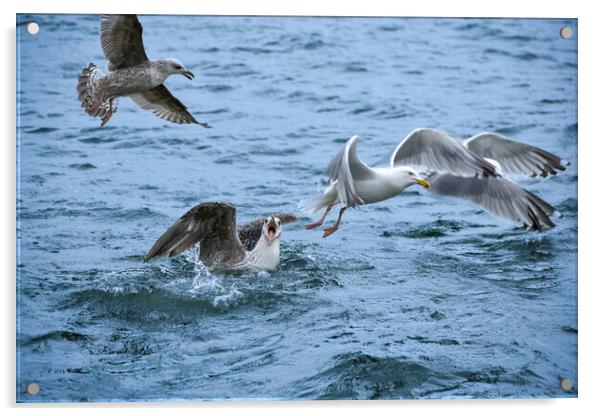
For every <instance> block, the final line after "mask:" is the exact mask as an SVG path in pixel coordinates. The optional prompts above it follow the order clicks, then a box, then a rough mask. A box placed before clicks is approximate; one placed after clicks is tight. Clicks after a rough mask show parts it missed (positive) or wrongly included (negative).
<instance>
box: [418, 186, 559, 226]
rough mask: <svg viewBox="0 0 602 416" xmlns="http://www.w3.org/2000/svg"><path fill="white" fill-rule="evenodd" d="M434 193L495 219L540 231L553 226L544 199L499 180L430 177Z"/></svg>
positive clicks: (550, 207) (548, 205)
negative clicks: (461, 201) (458, 200)
mask: <svg viewBox="0 0 602 416" xmlns="http://www.w3.org/2000/svg"><path fill="white" fill-rule="evenodd" d="M429 181H430V183H431V189H432V191H433V192H435V193H436V194H439V195H444V196H453V197H458V198H464V199H467V200H469V201H472V202H474V203H476V204H478V205H480V206H481V207H483V208H485V209H486V210H487V211H489V212H491V213H492V214H494V215H497V216H498V217H501V218H505V219H507V220H510V221H513V222H516V223H519V224H521V225H523V226H524V227H526V228H530V229H532V230H536V231H541V230H543V229H546V228H553V227H554V226H555V225H554V223H553V222H552V220H550V216H551V215H552V214H554V212H556V210H555V209H554V207H552V206H551V205H550V204H548V203H547V202H546V201H544V200H543V199H541V198H539V197H538V196H536V195H534V194H532V193H531V192H529V191H527V190H525V189H523V188H521V187H520V186H518V185H516V184H515V183H513V182H511V181H509V180H507V179H504V178H502V177H496V178H491V177H463V176H456V175H452V174H434V175H431V176H430V177H429Z"/></svg>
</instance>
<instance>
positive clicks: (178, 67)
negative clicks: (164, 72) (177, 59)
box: [174, 64, 182, 69]
mask: <svg viewBox="0 0 602 416" xmlns="http://www.w3.org/2000/svg"><path fill="white" fill-rule="evenodd" d="M174 68H175V69H182V65H178V64H174Z"/></svg>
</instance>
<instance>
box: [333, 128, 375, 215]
mask: <svg viewBox="0 0 602 416" xmlns="http://www.w3.org/2000/svg"><path fill="white" fill-rule="evenodd" d="M357 141H358V136H353V137H351V138H350V139H349V140H347V143H345V146H344V147H343V149H341V151H340V152H339V153H338V154H337V156H336V157H335V158H334V159H333V160H332V161H331V162H330V163H329V164H328V167H327V168H326V172H325V175H326V176H328V177H329V178H330V180H331V181H336V182H337V190H338V199H339V201H340V202H341V203H342V204H343V205H345V206H347V207H354V206H356V205H360V204H363V203H364V201H363V200H362V199H361V198H360V196H359V194H358V192H357V189H356V187H355V184H354V181H357V180H365V179H370V178H372V177H373V176H374V171H373V170H372V169H370V168H369V167H368V166H366V164H365V163H364V162H362V161H361V160H359V158H358V157H357V152H356V147H357Z"/></svg>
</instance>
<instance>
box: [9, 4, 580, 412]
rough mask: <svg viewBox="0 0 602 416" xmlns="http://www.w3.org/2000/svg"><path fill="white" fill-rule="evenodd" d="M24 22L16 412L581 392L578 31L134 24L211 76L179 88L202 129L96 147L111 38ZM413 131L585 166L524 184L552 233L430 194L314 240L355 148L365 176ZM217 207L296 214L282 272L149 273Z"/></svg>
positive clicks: (169, 266) (326, 21)
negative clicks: (99, 77) (169, 234)
mask: <svg viewBox="0 0 602 416" xmlns="http://www.w3.org/2000/svg"><path fill="white" fill-rule="evenodd" d="M18 19H19V21H18V25H17V33H18V35H17V36H18V75H17V77H18V79H17V82H18V88H17V108H18V113H17V116H18V130H17V152H18V153H17V156H18V165H17V166H18V173H17V174H18V184H17V188H18V194H17V195H18V200H17V213H18V223H17V224H18V228H17V235H18V260H17V289H18V292H17V296H18V311H17V328H18V334H17V379H16V383H17V400H18V401H25V402H37V401H112V400H126V401H130V400H198V399H204V400H216V399H266V398H267V399H407V398H429V399H438V398H505V397H559V396H565V397H575V396H576V395H577V391H578V379H577V270H576V269H577V263H576V256H577V102H576V98H577V89H576V88H577V40H576V38H573V39H568V40H567V39H562V38H561V37H560V36H559V31H560V28H561V26H562V25H570V26H571V27H572V28H573V30H574V32H575V33H576V32H577V27H576V25H577V22H576V20H537V19H426V18H411V19H410V18H316V17H219V16H141V17H140V20H141V22H142V24H143V26H144V43H145V46H146V50H147V54H148V55H149V56H150V57H151V58H159V57H176V58H178V59H180V60H181V61H183V62H184V64H185V65H186V66H187V67H188V68H189V69H190V70H191V71H192V72H194V73H195V75H196V78H195V79H194V81H189V80H187V79H186V78H184V77H180V76H174V77H172V78H170V79H168V80H167V82H166V84H167V86H168V87H169V89H170V90H171V91H172V92H173V93H174V95H176V96H177V97H178V98H180V99H181V100H182V102H184V103H185V104H186V105H187V106H188V107H189V108H190V110H191V112H192V113H193V114H194V115H195V116H196V117H197V118H198V119H199V120H200V121H206V122H208V123H210V124H211V125H212V126H213V128H212V129H203V128H201V127H199V126H197V125H184V126H182V125H175V124H170V123H168V122H165V121H162V120H160V119H158V118H156V117H155V116H153V115H152V114H151V113H149V112H146V111H143V110H140V109H139V108H137V107H136V106H135V104H134V103H133V102H132V101H131V100H129V99H128V98H122V99H120V101H119V111H118V113H117V114H116V115H115V116H114V117H113V119H111V121H110V122H109V123H108V125H107V126H105V127H103V128H100V127H99V124H100V123H99V121H98V120H97V119H90V118H88V116H87V115H86V114H85V113H84V112H83V111H82V110H81V109H80V107H79V102H78V101H77V94H76V91H75V86H76V83H77V77H78V75H79V73H80V71H81V69H82V68H83V67H84V66H86V65H87V64H88V63H89V62H95V63H97V64H100V65H101V66H104V62H103V56H102V51H101V48H100V41H99V33H98V31H99V17H98V16H95V15H89V16H81V15H80V16H77V15H21V16H19V18H18ZM31 20H34V21H36V22H38V23H39V24H40V27H41V30H40V32H39V34H38V35H37V36H35V37H34V36H30V35H28V34H27V32H26V31H25V26H24V23H26V22H29V21H31ZM417 127H434V128H438V129H442V130H445V131H447V132H448V133H450V134H451V135H453V136H455V137H457V138H459V139H460V138H461V139H464V138H467V137H469V136H471V135H473V134H476V133H478V132H481V131H495V132H499V133H502V134H505V135H508V136H510V137H513V138H516V139H518V140H521V141H523V142H526V143H530V144H532V145H536V146H540V147H543V148H545V149H546V150H548V151H551V152H554V153H556V154H558V155H560V156H561V157H562V158H563V159H565V160H567V161H569V162H570V163H571V165H570V166H569V168H568V170H567V171H566V172H564V173H562V174H561V175H558V176H556V177H552V178H548V179H545V180H537V179H531V178H527V179H522V180H521V182H520V183H521V185H523V186H525V187H526V188H528V189H529V190H531V191H532V192H534V193H536V194H537V195H539V196H540V197H542V198H544V199H545V200H547V201H549V202H550V203H551V204H552V205H554V206H555V207H556V208H557V209H558V210H559V211H560V212H561V213H562V214H563V217H562V218H559V219H555V221H556V222H557V227H556V228H555V229H553V230H550V231H547V232H543V233H533V232H527V231H524V230H521V229H518V228H516V227H514V225H513V224H508V223H505V222H503V221H500V220H498V219H496V218H494V217H492V216H491V215H489V214H487V213H485V212H483V211H482V210H481V209H480V208H479V207H478V206H475V205H471V204H469V203H467V202H464V201H457V200H450V199H441V198H438V197H435V196H433V195H431V194H429V193H428V192H427V191H426V190H422V189H417V187H415V188H412V189H410V190H408V191H407V192H404V193H403V194H401V195H400V196H399V197H396V198H393V199H390V200H388V201H385V202H382V203H379V204H374V205H369V206H365V207H361V208H359V209H357V210H351V211H349V212H347V213H346V215H345V218H344V224H343V226H342V228H341V229H340V230H339V231H338V232H337V233H336V234H334V235H333V236H331V237H329V238H327V239H322V238H321V232H320V231H315V230H314V231H306V230H304V229H303V224H305V223H307V222H309V221H310V220H314V219H315V218H316V217H313V218H309V217H307V216H303V214H302V213H300V212H298V211H297V208H296V207H297V203H298V201H299V200H301V199H304V198H307V197H310V196H313V195H314V194H315V193H316V192H317V191H318V189H319V187H320V185H321V173H322V171H323V170H324V168H325V166H326V165H327V164H328V161H329V160H330V159H331V158H332V157H333V156H334V155H335V154H336V153H337V152H338V150H339V148H340V147H341V145H342V144H343V143H344V142H345V141H346V140H347V139H348V138H349V137H350V136H352V135H355V134H357V135H359V136H360V143H359V146H358V152H359V155H360V157H361V158H362V159H363V160H365V161H367V162H368V163H371V162H376V161H379V160H381V159H382V158H383V157H385V156H386V155H388V154H389V153H390V152H391V151H392V150H393V149H394V147H395V146H396V144H397V143H398V142H399V141H400V140H401V139H403V138H404V137H405V135H406V134H407V133H409V132H410V131H411V130H413V129H414V128H417ZM204 201H229V202H233V203H235V204H236V206H237V208H238V217H239V221H240V222H244V221H247V220H252V219H255V218H257V217H259V216H262V215H265V214H269V213H271V212H277V211H290V212H293V213H296V214H297V215H300V216H301V221H300V222H298V223H295V224H292V225H288V226H286V228H285V229H284V233H283V236H282V249H283V252H282V256H281V264H280V266H279V267H278V269H277V270H275V271H274V272H271V273H265V272H263V273H259V274H250V273H247V274H243V275H242V276H233V275H216V274H211V273H209V272H208V271H207V270H206V269H205V268H204V267H203V266H202V265H200V264H198V263H197V261H196V260H195V253H194V252H189V253H186V254H184V255H181V256H178V257H176V258H173V259H171V260H169V259H160V260H157V261H152V262H150V263H147V264H144V263H143V262H142V258H143V256H144V254H145V253H146V252H147V250H148V249H149V247H150V246H151V245H152V244H153V243H154V241H155V240H156V239H157V238H158V236H159V235H160V234H161V233H162V232H163V231H164V230H165V229H166V227H168V226H169V225H170V224H171V223H172V222H173V221H174V220H175V219H177V218H178V217H179V216H180V215H182V214H183V213H184V212H185V211H186V210H187V209H189V208H190V207H192V206H194V205H196V204H197V203H200V202H204ZM329 220H330V221H332V220H334V215H333V217H332V218H330V219H329ZM563 378H569V379H571V380H572V381H573V388H572V389H571V390H570V391H568V392H565V391H563V390H561V389H560V380H561V379H563ZM32 382H35V383H38V385H39V386H40V393H39V394H38V395H35V396H32V395H27V394H26V393H25V389H26V385H27V384H28V383H32Z"/></svg>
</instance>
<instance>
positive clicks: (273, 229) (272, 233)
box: [267, 219, 278, 243]
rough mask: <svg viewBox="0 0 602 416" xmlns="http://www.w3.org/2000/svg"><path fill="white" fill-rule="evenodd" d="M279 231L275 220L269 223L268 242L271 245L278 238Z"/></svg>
mask: <svg viewBox="0 0 602 416" xmlns="http://www.w3.org/2000/svg"><path fill="white" fill-rule="evenodd" d="M277 231H278V225H277V224H276V221H274V219H272V220H271V221H270V222H268V235H267V237H268V241H269V242H270V243H271V242H272V241H274V239H275V238H276V237H277Z"/></svg>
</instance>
